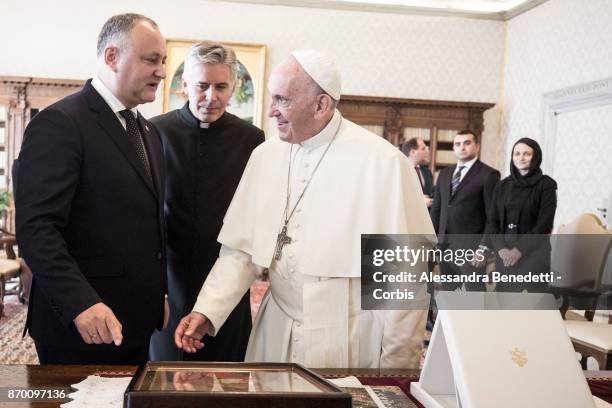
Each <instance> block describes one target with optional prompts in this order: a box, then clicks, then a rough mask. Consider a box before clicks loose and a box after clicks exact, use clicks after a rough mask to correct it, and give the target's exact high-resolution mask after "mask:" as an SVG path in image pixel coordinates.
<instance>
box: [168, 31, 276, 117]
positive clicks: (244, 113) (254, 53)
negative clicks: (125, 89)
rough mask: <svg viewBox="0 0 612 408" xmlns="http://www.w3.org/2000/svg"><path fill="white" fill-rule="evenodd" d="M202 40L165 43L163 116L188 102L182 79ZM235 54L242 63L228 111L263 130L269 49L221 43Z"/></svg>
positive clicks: (262, 46)
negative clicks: (194, 47) (190, 54)
mask: <svg viewBox="0 0 612 408" xmlns="http://www.w3.org/2000/svg"><path fill="white" fill-rule="evenodd" d="M199 41H202V40H181V39H168V40H166V52H167V59H166V79H165V80H164V98H163V109H164V113H166V112H168V111H170V110H173V109H179V108H181V107H182V106H183V104H184V103H185V102H186V98H185V95H184V93H183V89H182V81H181V76H182V72H183V61H184V60H185V56H186V55H187V51H188V50H189V48H190V47H191V46H192V45H194V44H196V43H198V42H199ZM221 43H222V44H223V45H225V46H228V47H230V48H232V49H233V50H234V52H235V53H236V59H237V60H238V62H239V64H238V65H239V68H238V79H237V80H236V90H235V91H234V95H233V96H232V99H231V100H230V103H229V105H228V108H227V111H228V112H230V113H232V114H234V115H236V116H238V117H239V118H241V119H244V120H246V121H248V122H250V123H252V124H254V125H255V126H257V127H259V128H261V127H262V123H263V99H264V93H265V89H264V78H265V69H266V46H265V45H262V44H244V43H230V42H221Z"/></svg>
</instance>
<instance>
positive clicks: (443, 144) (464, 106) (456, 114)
mask: <svg viewBox="0 0 612 408" xmlns="http://www.w3.org/2000/svg"><path fill="white" fill-rule="evenodd" d="M493 106H494V104H492V103H475V102H447V101H430V100H419V99H400V98H382V97H369V96H352V95H342V98H341V99H340V103H339V104H338V109H339V110H340V112H342V115H343V116H344V117H345V118H347V119H349V120H351V121H353V122H355V123H357V124H359V125H361V126H364V127H366V128H368V129H370V130H372V131H373V132H374V133H377V134H379V135H380V136H382V137H384V138H385V139H387V140H388V141H389V142H391V143H393V144H394V145H395V146H399V145H400V144H401V143H403V142H404V141H406V140H408V139H410V138H411V137H414V136H420V137H422V138H423V139H424V140H425V141H426V143H427V144H428V145H429V149H430V155H431V156H430V165H429V166H430V168H431V171H432V172H434V173H435V172H436V171H437V170H439V169H441V168H443V167H446V166H450V165H453V164H454V163H455V162H456V160H455V157H454V155H453V137H454V135H455V134H456V133H457V132H458V131H459V130H462V129H469V130H471V131H473V132H475V133H476V134H477V135H479V136H481V135H482V131H483V129H484V119H483V114H484V112H485V111H486V110H487V109H489V108H491V107H493Z"/></svg>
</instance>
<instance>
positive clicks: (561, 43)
mask: <svg viewBox="0 0 612 408" xmlns="http://www.w3.org/2000/svg"><path fill="white" fill-rule="evenodd" d="M611 21H612V1H609V0H589V1H576V0H550V1H548V2H546V3H544V4H542V5H540V6H538V7H536V8H534V9H532V10H530V11H528V12H527V13H525V14H522V15H520V16H518V17H515V18H514V19H512V20H510V21H509V22H508V27H507V40H506V59H505V74H504V90H503V117H502V126H501V133H502V138H503V140H504V146H505V148H504V151H503V152H501V153H502V154H503V156H502V158H501V159H500V161H503V162H504V163H507V160H508V157H509V149H510V148H511V146H512V144H513V142H514V141H515V140H517V139H519V138H521V137H524V136H529V137H533V138H534V139H537V140H539V139H540V134H539V132H540V123H541V116H542V112H541V101H542V95H543V94H544V93H546V92H550V91H553V90H556V89H560V88H565V87H568V86H572V85H576V84H580V83H584V82H589V81H593V80H597V79H600V78H605V77H609V76H610V74H611V73H612V68H611V67H612V30H611V29H610V22H611ZM584 158H585V159H586V157H584ZM505 167H506V166H505V165H504V168H505Z"/></svg>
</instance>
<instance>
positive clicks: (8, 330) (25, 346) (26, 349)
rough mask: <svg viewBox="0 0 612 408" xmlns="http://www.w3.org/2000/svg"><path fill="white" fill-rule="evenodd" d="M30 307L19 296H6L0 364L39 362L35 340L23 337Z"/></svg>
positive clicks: (2, 320) (0, 323) (0, 333)
mask: <svg viewBox="0 0 612 408" xmlns="http://www.w3.org/2000/svg"><path fill="white" fill-rule="evenodd" d="M27 310H28V307H27V306H24V305H22V304H21V303H19V301H18V300H17V296H7V297H5V298H4V314H5V316H2V318H1V319H0V364H38V357H37V356H36V349H35V348H34V342H33V341H32V339H31V338H30V336H26V337H22V333H23V326H24V324H25V319H26V315H27Z"/></svg>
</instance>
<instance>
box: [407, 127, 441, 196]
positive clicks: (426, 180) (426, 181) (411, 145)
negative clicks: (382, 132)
mask: <svg viewBox="0 0 612 408" xmlns="http://www.w3.org/2000/svg"><path fill="white" fill-rule="evenodd" d="M401 150H402V153H404V154H405V155H406V157H408V161H410V164H411V165H412V166H413V167H414V170H415V171H416V173H417V176H419V181H420V183H421V188H422V190H423V199H424V200H425V205H427V208H430V207H431V206H432V204H433V196H434V184H433V175H432V174H431V170H429V167H427V165H428V164H429V147H427V145H426V144H425V141H424V140H423V139H422V138H420V137H413V138H411V139H409V140H408V141H406V142H405V143H404V144H402V148H401Z"/></svg>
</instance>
